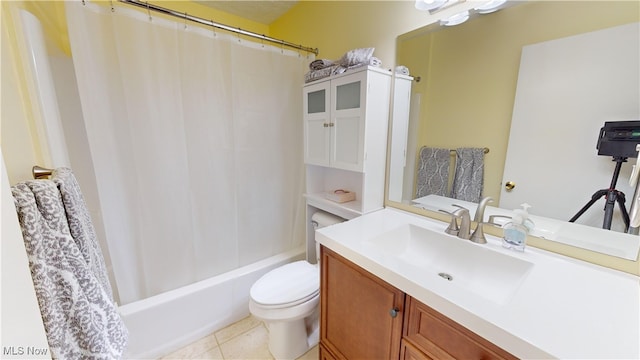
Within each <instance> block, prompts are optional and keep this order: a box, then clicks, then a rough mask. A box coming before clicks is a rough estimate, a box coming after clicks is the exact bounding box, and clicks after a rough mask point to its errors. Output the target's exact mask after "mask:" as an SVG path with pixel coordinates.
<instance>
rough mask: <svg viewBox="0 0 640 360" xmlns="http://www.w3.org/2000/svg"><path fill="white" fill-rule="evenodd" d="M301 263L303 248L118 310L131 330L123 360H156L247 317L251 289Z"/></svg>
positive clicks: (303, 256) (303, 253)
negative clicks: (275, 270)
mask: <svg viewBox="0 0 640 360" xmlns="http://www.w3.org/2000/svg"><path fill="white" fill-rule="evenodd" d="M304 258H305V252H304V247H299V248H297V249H295V250H290V251H288V252H286V253H282V254H278V255H275V256H272V257H270V258H267V259H264V260H261V261H258V262H256V263H253V264H250V265H247V266H244V267H242V268H239V269H236V270H233V271H230V272H227V273H224V274H221V275H218V276H215V277H213V278H210V279H206V280H202V281H199V282H197V283H194V284H191V285H187V286H184V287H182V288H179V289H175V290H171V291H168V292H165V293H162V294H159V295H156V296H153V297H150V298H147V299H144V300H140V301H136V302H133V303H130V304H127V305H124V306H121V307H120V314H121V315H122V318H123V319H124V323H125V325H126V326H127V328H128V329H129V346H128V348H127V351H126V353H125V358H127V359H131V358H135V359H152V358H158V357H160V356H163V355H166V354H168V353H170V352H172V351H174V350H177V349H179V348H181V347H182V346H184V345H187V344H189V343H191V342H193V341H195V340H198V339H200V338H201V337H203V336H206V335H208V334H210V333H212V332H214V331H216V330H218V329H221V328H223V327H225V326H227V325H229V324H231V323H234V322H236V321H238V320H240V319H242V318H244V317H246V316H249V289H250V288H251V285H253V283H254V282H255V281H256V280H257V279H258V278H260V276H262V275H263V274H265V273H266V272H268V271H269V270H271V269H273V268H275V267H278V266H280V265H282V264H286V263H289V262H292V261H296V260H302V259H304Z"/></svg>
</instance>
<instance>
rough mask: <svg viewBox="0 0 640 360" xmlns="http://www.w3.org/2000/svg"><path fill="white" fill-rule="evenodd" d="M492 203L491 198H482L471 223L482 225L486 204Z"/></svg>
mask: <svg viewBox="0 0 640 360" xmlns="http://www.w3.org/2000/svg"><path fill="white" fill-rule="evenodd" d="M492 202H493V198H492V197H491V196H485V197H483V198H482V200H480V203H479V204H478V207H477V208H476V214H475V215H474V217H473V221H475V222H477V223H478V224H480V223H483V222H484V210H485V209H486V208H487V204H488V203H492Z"/></svg>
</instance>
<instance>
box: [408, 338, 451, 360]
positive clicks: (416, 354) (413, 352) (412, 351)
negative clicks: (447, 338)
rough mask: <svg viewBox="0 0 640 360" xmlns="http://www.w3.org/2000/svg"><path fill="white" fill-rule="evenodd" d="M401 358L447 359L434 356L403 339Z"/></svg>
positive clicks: (419, 359) (411, 359) (410, 359)
mask: <svg viewBox="0 0 640 360" xmlns="http://www.w3.org/2000/svg"><path fill="white" fill-rule="evenodd" d="M400 360H445V359H444V358H441V359H440V358H433V357H430V356H428V355H426V354H424V353H423V352H422V351H420V350H418V349H416V348H415V346H413V345H411V343H410V342H408V341H406V340H402V348H401V349H400Z"/></svg>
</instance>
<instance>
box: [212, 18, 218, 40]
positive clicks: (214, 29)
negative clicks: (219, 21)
mask: <svg viewBox="0 0 640 360" xmlns="http://www.w3.org/2000/svg"><path fill="white" fill-rule="evenodd" d="M210 21H211V29H213V37H214V38H216V37H218V34H217V33H216V27H215V26H214V25H213V24H214V22H213V19H211V20H210Z"/></svg>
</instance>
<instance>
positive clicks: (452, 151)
mask: <svg viewBox="0 0 640 360" xmlns="http://www.w3.org/2000/svg"><path fill="white" fill-rule="evenodd" d="M449 151H450V152H451V155H455V154H456V149H451V150H449ZM484 153H485V154H488V153H489V148H487V147H486V148H484Z"/></svg>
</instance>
